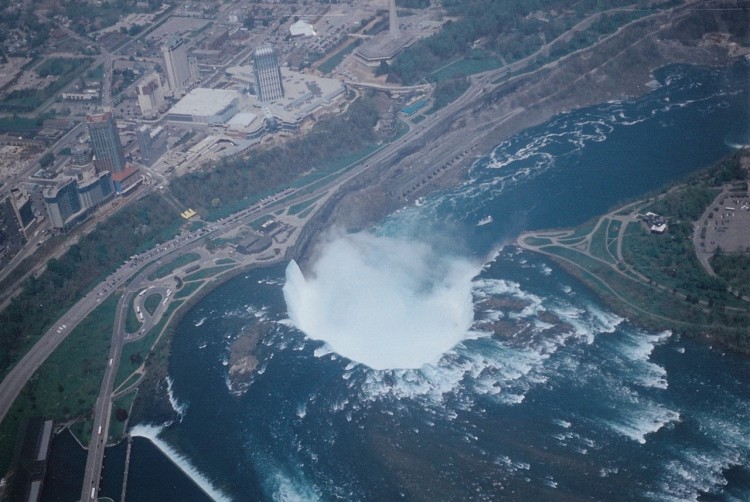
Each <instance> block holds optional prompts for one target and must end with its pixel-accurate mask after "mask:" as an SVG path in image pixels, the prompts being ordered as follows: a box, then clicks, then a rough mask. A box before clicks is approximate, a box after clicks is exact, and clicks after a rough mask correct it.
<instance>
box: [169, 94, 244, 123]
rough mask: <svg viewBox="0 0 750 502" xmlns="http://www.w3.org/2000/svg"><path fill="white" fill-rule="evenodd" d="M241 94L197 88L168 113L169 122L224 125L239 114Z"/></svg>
mask: <svg viewBox="0 0 750 502" xmlns="http://www.w3.org/2000/svg"><path fill="white" fill-rule="evenodd" d="M240 97H241V96H240V93H239V92H237V91H235V90H231V89H204V88H201V87H199V88H197V89H193V90H192V91H190V92H189V93H188V94H187V96H185V97H184V98H182V99H181V100H180V101H179V102H178V103H177V104H176V105H174V106H173V107H172V108H171V109H170V110H169V112H168V113H167V120H170V121H173V122H188V123H198V124H211V125H217V124H223V123H225V122H226V121H227V120H229V119H230V118H232V117H233V116H234V114H235V113H237V107H238V106H239V102H240Z"/></svg>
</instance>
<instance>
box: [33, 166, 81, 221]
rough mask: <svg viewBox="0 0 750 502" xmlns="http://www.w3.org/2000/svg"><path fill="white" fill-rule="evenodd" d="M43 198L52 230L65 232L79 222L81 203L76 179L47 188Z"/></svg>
mask: <svg viewBox="0 0 750 502" xmlns="http://www.w3.org/2000/svg"><path fill="white" fill-rule="evenodd" d="M42 196H43V197H44V205H45V206H46V207H47V216H48V217H49V222H50V225H51V226H52V228H54V229H56V230H63V231H65V230H68V229H69V228H70V227H72V226H73V225H74V224H75V223H76V222H77V218H78V216H80V214H79V213H80V212H81V202H80V201H79V200H78V192H77V190H76V180H75V178H67V179H65V180H64V181H63V182H62V183H61V184H59V185H57V186H55V187H53V188H47V189H46V190H44V192H43V193H42Z"/></svg>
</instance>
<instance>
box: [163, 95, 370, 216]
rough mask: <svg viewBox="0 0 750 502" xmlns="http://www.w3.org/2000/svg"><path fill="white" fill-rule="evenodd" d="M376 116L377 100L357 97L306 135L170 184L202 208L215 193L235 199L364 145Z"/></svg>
mask: <svg viewBox="0 0 750 502" xmlns="http://www.w3.org/2000/svg"><path fill="white" fill-rule="evenodd" d="M377 120H378V112H377V109H376V107H375V103H374V101H373V100H372V99H370V98H363V99H359V100H357V101H355V102H354V103H352V104H351V106H350V107H349V110H348V111H347V113H346V114H344V115H339V116H335V117H329V118H326V119H323V120H321V121H320V122H319V123H318V124H316V126H315V128H314V129H313V130H312V132H310V133H309V134H307V135H305V136H303V137H300V138H297V139H294V140H291V141H288V142H286V143H284V144H283V145H280V146H275V147H272V148H268V149H265V150H255V151H253V152H251V153H250V154H249V155H247V156H244V157H237V158H233V159H225V160H222V161H221V163H220V164H219V165H217V166H216V167H214V168H212V169H210V170H206V171H202V172H197V173H192V174H188V175H186V176H183V177H181V178H178V179H176V180H175V181H174V182H173V183H172V184H171V190H172V192H173V193H174V195H175V197H177V199H179V200H181V201H183V202H184V203H185V204H186V205H188V206H190V207H194V208H196V209H198V210H199V211H200V210H205V209H208V208H211V207H213V202H214V199H216V197H217V196H220V197H221V199H220V202H221V204H224V205H227V204H229V205H231V204H233V203H236V202H238V201H240V200H242V199H244V198H246V197H248V196H251V195H254V194H260V193H263V192H266V191H268V190H271V189H275V188H276V187H279V186H281V185H283V184H284V183H288V182H289V181H290V180H292V179H294V178H296V177H298V176H299V175H300V174H302V173H306V172H311V171H314V170H315V169H318V168H320V167H322V166H324V165H326V164H330V163H333V162H335V161H336V159H341V158H345V157H348V156H350V155H351V154H353V153H355V152H357V151H360V150H361V149H362V148H364V147H365V146H367V145H369V144H372V143H373V142H374V141H375V133H374V130H373V128H374V126H375V124H376V123H377Z"/></svg>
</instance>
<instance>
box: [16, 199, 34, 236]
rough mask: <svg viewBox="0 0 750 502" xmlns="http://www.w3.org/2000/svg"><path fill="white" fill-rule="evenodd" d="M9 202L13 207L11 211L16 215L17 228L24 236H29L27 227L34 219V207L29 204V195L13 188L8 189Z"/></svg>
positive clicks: (29, 227)
mask: <svg viewBox="0 0 750 502" xmlns="http://www.w3.org/2000/svg"><path fill="white" fill-rule="evenodd" d="M10 195H11V197H10V203H11V206H12V207H13V213H14V214H15V215H16V220H18V228H19V230H20V231H21V234H23V236H24V237H26V238H28V237H29V229H31V227H32V224H33V223H34V222H35V221H36V217H35V216H34V209H33V207H32V205H31V197H29V194H28V193H26V192H22V191H21V190H19V189H17V188H14V189H12V190H11V191H10Z"/></svg>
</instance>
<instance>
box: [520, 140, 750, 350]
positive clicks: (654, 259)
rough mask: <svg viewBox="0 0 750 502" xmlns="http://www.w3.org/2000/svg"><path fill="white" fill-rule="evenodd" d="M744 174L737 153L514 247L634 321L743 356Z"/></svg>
mask: <svg viewBox="0 0 750 502" xmlns="http://www.w3.org/2000/svg"><path fill="white" fill-rule="evenodd" d="M749 170H750V150H748V149H743V150H739V151H737V152H736V153H734V154H732V155H730V156H729V157H727V158H725V159H723V160H721V161H719V162H718V163H716V164H715V165H713V166H712V167H710V168H708V169H706V170H704V171H702V172H699V173H696V174H694V175H692V176H691V177H690V178H689V179H687V180H686V181H685V182H683V183H680V184H678V185H675V186H672V187H669V188H667V189H665V190H664V191H662V192H661V193H660V194H658V195H656V196H653V197H649V198H647V199H645V200H639V201H636V202H631V203H628V204H626V205H624V206H621V207H618V208H615V209H613V210H612V211H610V212H608V213H607V214H605V215H603V216H601V217H599V218H597V219H595V220H592V221H590V222H587V223H585V224H583V225H581V226H579V227H577V228H574V229H556V230H543V231H536V232H525V233H523V234H521V235H520V236H519V237H518V239H517V241H516V242H517V244H518V245H519V246H520V247H522V248H524V249H527V250H530V251H535V252H538V253H542V254H544V255H546V256H549V257H551V258H552V259H553V260H554V261H555V262H556V263H558V264H559V265H561V266H562V267H563V268H565V269H566V270H567V271H568V272H570V273H571V274H572V275H574V276H575V277H577V278H578V279H580V280H581V281H582V282H584V283H585V284H586V285H587V286H589V287H590V288H591V289H592V290H593V291H595V292H596V293H597V294H598V295H599V296H600V297H601V298H602V299H604V301H606V302H607V303H608V304H609V305H610V307H611V308H613V309H614V310H616V311H618V312H620V313H622V314H623V315H626V316H628V317H629V318H630V319H631V320H633V321H634V322H637V323H639V324H642V325H644V326H646V327H648V328H650V329H670V330H673V331H675V332H678V333H683V334H685V335H688V336H699V337H703V338H706V339H708V340H711V341H715V342H717V343H721V344H722V345H724V346H726V347H727V348H729V349H732V350H735V351H738V352H743V353H750V328H748V326H750V232H749V231H748V229H749V228H750V193H749V192H748V178H749V175H748V171H749Z"/></svg>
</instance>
